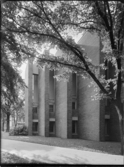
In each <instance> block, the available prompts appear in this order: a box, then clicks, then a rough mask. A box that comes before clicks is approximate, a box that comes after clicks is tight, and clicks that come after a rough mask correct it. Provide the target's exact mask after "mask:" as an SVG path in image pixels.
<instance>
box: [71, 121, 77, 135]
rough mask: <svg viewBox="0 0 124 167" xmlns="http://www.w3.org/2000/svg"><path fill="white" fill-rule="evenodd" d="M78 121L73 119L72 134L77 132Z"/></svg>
mask: <svg viewBox="0 0 124 167" xmlns="http://www.w3.org/2000/svg"><path fill="white" fill-rule="evenodd" d="M77 123H78V122H77V121H75V120H74V121H72V134H77Z"/></svg>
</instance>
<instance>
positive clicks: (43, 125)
mask: <svg viewBox="0 0 124 167" xmlns="http://www.w3.org/2000/svg"><path fill="white" fill-rule="evenodd" d="M78 44H80V45H82V46H83V47H84V48H85V50H86V53H87V55H88V56H89V57H90V58H91V59H92V62H93V64H95V65H99V64H100V63H101V62H103V58H104V55H103V53H101V43H100V39H99V37H98V36H97V35H96V34H95V35H91V34H89V33H84V35H83V37H82V38H81V39H80V40H79V41H78ZM61 72H62V70H60V71H59V72H54V71H50V70H49V69H47V68H46V67H44V69H41V68H38V67H36V65H34V64H33V60H32V59H31V60H29V63H28V65H27V70H26V79H27V80H26V84H27V86H28V88H26V91H25V110H26V125H27V126H28V129H29V135H33V134H35V135H40V136H46V137H49V136H56V137H60V138H80V139H85V140H95V141H105V140H112V141H119V140H120V138H119V127H118V122H117V121H118V120H117V115H116V113H114V114H111V112H110V110H114V109H112V108H111V106H107V100H101V101H100V100H94V101H93V100H92V98H91V96H93V95H94V93H95V90H94V87H93V86H91V87H89V85H90V82H91V79H89V78H87V79H83V78H82V77H81V76H77V75H76V74H71V75H70V79H69V82H64V81H59V82H58V81H56V80H55V79H54V78H53V76H54V74H55V73H56V74H57V73H61ZM99 73H100V74H102V73H103V71H102V70H101V71H99ZM34 78H36V79H37V81H38V82H37V86H36V81H35V79H34ZM32 85H33V86H32ZM36 87H37V88H38V89H36ZM34 112H35V113H34ZM36 115H37V116H36Z"/></svg>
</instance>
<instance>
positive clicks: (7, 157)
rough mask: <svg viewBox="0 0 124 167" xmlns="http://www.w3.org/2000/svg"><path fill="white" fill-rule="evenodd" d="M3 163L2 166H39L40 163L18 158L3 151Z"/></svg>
mask: <svg viewBox="0 0 124 167" xmlns="http://www.w3.org/2000/svg"><path fill="white" fill-rule="evenodd" d="M1 155H2V156H1V163H2V164H5V163H6V164H11V163H14V164H28V163H30V164H32V163H35V164H39V163H40V162H38V161H34V160H30V159H28V158H21V157H19V156H16V155H14V154H10V153H7V152H4V151H2V152H1Z"/></svg>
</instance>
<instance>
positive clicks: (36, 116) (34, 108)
mask: <svg viewBox="0 0 124 167" xmlns="http://www.w3.org/2000/svg"><path fill="white" fill-rule="evenodd" d="M32 110H33V111H32V112H33V119H38V113H37V107H33V109H32Z"/></svg>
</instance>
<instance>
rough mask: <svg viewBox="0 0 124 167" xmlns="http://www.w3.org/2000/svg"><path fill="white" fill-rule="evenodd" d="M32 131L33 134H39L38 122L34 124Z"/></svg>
mask: <svg viewBox="0 0 124 167" xmlns="http://www.w3.org/2000/svg"><path fill="white" fill-rule="evenodd" d="M32 130H33V132H38V122H33V126H32Z"/></svg>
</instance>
